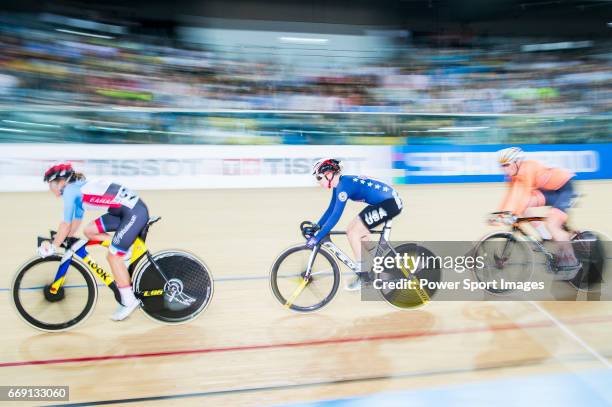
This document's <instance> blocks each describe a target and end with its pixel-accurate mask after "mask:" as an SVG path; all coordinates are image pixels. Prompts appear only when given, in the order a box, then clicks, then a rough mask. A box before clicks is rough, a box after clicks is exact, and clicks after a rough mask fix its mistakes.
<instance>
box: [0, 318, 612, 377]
mask: <svg viewBox="0 0 612 407" xmlns="http://www.w3.org/2000/svg"><path fill="white" fill-rule="evenodd" d="M563 322H564V323H566V324H569V325H577V324H588V323H593V322H612V315H607V316H593V317H586V318H580V319H574V320H564V321H563ZM551 326H554V324H553V323H552V321H550V320H543V321H534V322H527V323H524V324H516V323H508V324H503V325H495V326H489V327H486V326H483V327H471V328H455V329H440V330H433V331H413V332H404V333H399V334H387V335H374V336H359V337H348V338H332V339H321V340H314V341H303V342H284V343H274V344H260V345H244V346H229V347H224V348H203V349H183V350H175V351H166V352H151V353H128V354H123V355H105V356H83V357H79V358H65V359H43V360H26V361H20V362H3V363H0V368H2V367H13V366H30V365H55V364H62V363H79V362H99V361H103V360H117V359H139V358H155V357H164V356H176V355H192V354H203V353H220V352H239V351H249V350H262V349H280V348H296V347H307V346H320V345H335V344H341V343H355V342H368V341H383V340H398V339H409V338H418V337H431V336H441V335H456V334H466V333H478V332H496V331H509V330H516V329H525V328H546V327H551Z"/></svg>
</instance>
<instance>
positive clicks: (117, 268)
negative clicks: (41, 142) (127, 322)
mask: <svg viewBox="0 0 612 407" xmlns="http://www.w3.org/2000/svg"><path fill="white" fill-rule="evenodd" d="M44 181H45V182H47V183H48V184H49V190H50V191H51V192H52V193H53V194H54V195H55V196H56V197H58V198H59V197H61V198H62V200H63V202H64V217H63V220H62V222H60V225H59V227H58V230H57V234H56V235H55V238H54V240H53V242H52V243H51V244H50V243H49V242H48V241H45V242H43V244H41V246H40V247H39V248H38V254H39V255H40V256H42V257H47V256H51V255H53V254H54V253H56V252H57V250H58V249H59V247H60V245H61V244H62V242H63V241H64V240H65V239H66V238H67V237H68V236H73V235H74V234H75V233H76V232H77V230H78V229H79V226H80V225H81V221H82V219H83V215H84V212H85V209H102V210H107V213H105V214H104V215H102V216H100V217H99V218H98V219H96V220H95V221H93V222H91V223H89V224H88V225H87V226H86V227H85V229H84V230H83V233H84V234H85V236H86V237H87V238H88V239H89V240H96V241H104V240H108V239H110V236H109V235H108V234H107V232H115V235H114V237H113V239H112V244H111V245H110V247H109V252H108V255H107V257H106V258H107V260H108V263H109V265H110V267H111V270H112V272H113V276H114V278H115V281H116V283H117V287H118V288H119V292H120V293H121V304H119V306H118V308H117V310H116V311H115V313H114V314H113V315H112V317H111V319H112V320H114V321H121V320H123V319H125V318H127V317H128V316H129V315H130V314H131V313H132V312H133V311H134V310H135V309H136V308H138V306H139V304H140V301H139V300H138V299H137V298H136V297H135V296H134V292H133V291H132V285H131V284H132V283H131V280H130V275H129V273H128V270H127V266H126V264H125V261H124V259H127V260H126V261H129V258H130V257H131V253H130V248H131V246H132V244H133V243H134V241H135V240H136V238H137V237H138V235H139V234H140V232H141V231H142V229H143V228H144V227H145V226H146V224H147V222H148V220H149V211H148V209H147V206H146V205H145V204H144V202H143V201H142V200H141V199H140V198H139V197H138V195H136V194H135V193H134V192H133V191H131V190H129V189H128V188H126V187H124V186H122V185H119V184H115V183H111V182H106V181H88V180H86V179H85V176H84V175H83V174H81V173H77V172H75V170H74V169H73V167H72V165H71V164H70V163H57V164H54V165H53V166H52V167H50V168H49V169H48V170H47V171H46V172H45V175H44Z"/></svg>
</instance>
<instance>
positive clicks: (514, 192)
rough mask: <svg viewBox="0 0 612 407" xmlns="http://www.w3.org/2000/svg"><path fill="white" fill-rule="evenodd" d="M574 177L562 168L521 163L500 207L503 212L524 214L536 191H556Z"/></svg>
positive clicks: (528, 162) (535, 163)
mask: <svg viewBox="0 0 612 407" xmlns="http://www.w3.org/2000/svg"><path fill="white" fill-rule="evenodd" d="M573 176H574V174H573V173H571V172H569V171H567V170H564V169H562V168H550V167H545V166H544V165H542V164H541V163H540V162H538V161H534V160H525V161H522V162H521V163H519V167H518V171H517V173H516V175H514V176H513V177H512V178H511V179H510V189H509V190H508V192H507V193H506V196H505V197H504V200H503V201H502V204H501V206H500V210H501V211H510V212H512V213H514V214H517V215H520V214H522V213H523V212H524V211H525V209H527V206H528V205H529V200H530V199H531V195H532V193H533V192H534V191H535V190H538V189H541V190H547V191H555V190H557V189H559V188H561V187H562V186H563V185H565V184H566V183H567V181H569V180H570V178H572V177H573Z"/></svg>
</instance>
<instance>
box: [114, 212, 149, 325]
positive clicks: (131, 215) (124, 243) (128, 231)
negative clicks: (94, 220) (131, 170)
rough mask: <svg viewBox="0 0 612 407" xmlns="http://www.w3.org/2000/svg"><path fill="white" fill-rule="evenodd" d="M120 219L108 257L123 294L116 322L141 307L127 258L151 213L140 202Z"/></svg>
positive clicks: (123, 213) (115, 317) (115, 315)
mask: <svg viewBox="0 0 612 407" xmlns="http://www.w3.org/2000/svg"><path fill="white" fill-rule="evenodd" d="M120 218H121V222H120V223H119V225H118V226H117V230H116V232H115V235H114V237H113V241H112V243H111V245H110V247H109V250H108V255H107V257H106V258H107V260H108V263H109V264H110V266H111V271H112V272H113V276H114V277H115V281H116V282H117V287H118V288H119V292H120V293H121V305H120V306H119V307H118V308H117V310H116V311H115V313H114V314H113V316H112V317H111V319H113V320H115V321H121V320H123V319H125V318H127V317H128V316H129V315H130V314H131V313H132V312H133V311H134V310H135V309H136V308H138V305H139V301H138V300H137V299H136V297H135V296H134V292H133V291H132V284H131V279H130V275H129V272H128V270H127V266H126V264H125V256H126V253H127V252H128V251H129V249H130V247H131V246H132V244H133V243H134V241H135V240H136V239H137V238H138V235H139V234H140V231H141V230H142V229H143V228H144V227H145V226H146V224H147V221H148V220H149V213H148V211H147V207H146V206H145V205H144V203H142V201H138V203H137V204H136V205H135V206H134V208H133V209H131V210H127V209H123V210H122V213H121V216H120Z"/></svg>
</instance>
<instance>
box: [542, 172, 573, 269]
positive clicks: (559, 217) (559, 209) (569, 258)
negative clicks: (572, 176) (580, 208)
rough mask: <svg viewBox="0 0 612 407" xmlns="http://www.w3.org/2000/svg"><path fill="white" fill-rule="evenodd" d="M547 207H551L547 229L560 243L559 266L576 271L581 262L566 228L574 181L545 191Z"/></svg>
mask: <svg viewBox="0 0 612 407" xmlns="http://www.w3.org/2000/svg"><path fill="white" fill-rule="evenodd" d="M544 196H545V197H546V205H549V206H551V208H550V211H549V213H548V216H547V218H546V222H545V224H546V227H547V228H548V229H549V230H550V233H551V235H552V238H553V240H554V241H556V242H558V243H557V244H558V256H559V265H561V266H565V267H569V268H573V269H576V267H577V266H579V262H578V260H577V259H576V256H575V254H574V250H573V248H572V245H571V243H570V242H569V240H570V234H569V232H567V231H566V230H565V228H564V225H565V223H566V222H567V218H568V215H567V210H568V209H569V208H570V207H571V206H572V199H573V197H574V190H573V186H572V181H571V180H570V181H568V182H567V183H566V184H565V185H563V186H562V187H561V188H559V189H558V190H555V191H544Z"/></svg>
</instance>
